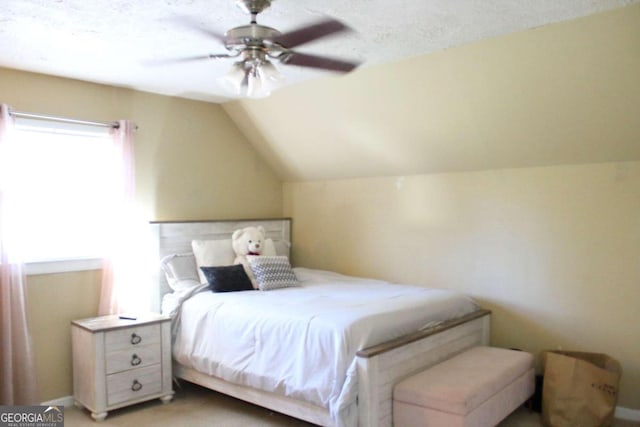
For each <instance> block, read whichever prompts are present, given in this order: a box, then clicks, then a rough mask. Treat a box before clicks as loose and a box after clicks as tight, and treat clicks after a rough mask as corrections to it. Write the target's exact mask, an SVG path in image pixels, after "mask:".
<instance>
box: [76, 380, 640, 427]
mask: <svg viewBox="0 0 640 427" xmlns="http://www.w3.org/2000/svg"><path fill="white" fill-rule="evenodd" d="M64 418H65V426H66V427H96V426H100V427H155V426H177V427H178V426H180V427H182V426H189V427H205V426H206V427H263V426H264V427H291V426H296V427H312V426H313V424H309V423H306V422H304V421H300V420H297V419H295V418H291V417H288V416H286V415H282V414H279V413H276V412H273V411H270V410H268V409H264V408H261V407H258V406H255V405H252V404H250V403H246V402H243V401H241V400H237V399H234V398H232V397H229V396H225V395H223V394H220V393H217V392H214V391H211V390H207V389H205V388H202V387H199V386H197V385H194V384H190V383H187V382H181V387H179V388H177V389H176V395H175V398H174V399H173V401H172V402H171V403H169V404H167V405H164V404H162V403H161V402H160V401H159V400H157V399H156V400H152V401H149V402H145V403H140V404H138V405H134V406H131V407H128V408H122V409H118V410H115V411H111V412H109V415H108V416H107V418H106V419H105V420H104V421H103V422H101V423H99V424H98V423H96V422H94V421H93V419H92V418H91V416H90V414H89V412H88V411H87V410H84V409H79V408H76V407H70V408H65V413H64ZM540 426H542V423H541V422H540V414H538V413H535V412H530V411H529V410H527V409H525V408H520V409H518V410H517V411H515V412H514V413H513V414H511V415H510V416H509V417H507V419H505V420H504V421H503V422H502V423H500V426H499V427H540ZM614 427H640V423H634V422H629V421H616V423H615V424H614Z"/></svg>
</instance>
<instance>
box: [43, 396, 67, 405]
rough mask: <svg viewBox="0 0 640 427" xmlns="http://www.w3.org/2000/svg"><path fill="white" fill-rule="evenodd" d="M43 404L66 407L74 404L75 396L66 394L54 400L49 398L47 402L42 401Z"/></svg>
mask: <svg viewBox="0 0 640 427" xmlns="http://www.w3.org/2000/svg"><path fill="white" fill-rule="evenodd" d="M41 405H46V406H65V407H68V406H73V396H65V397H59V398H57V399H53V400H47V401H46V402H42V403H41Z"/></svg>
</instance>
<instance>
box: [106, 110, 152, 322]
mask: <svg viewBox="0 0 640 427" xmlns="http://www.w3.org/2000/svg"><path fill="white" fill-rule="evenodd" d="M134 131H135V124H134V123H132V122H130V121H125V120H121V121H119V122H118V127H117V128H113V129H112V131H111V136H112V138H113V159H112V160H113V162H114V169H115V174H114V176H115V180H116V181H115V182H116V186H115V188H114V190H115V193H114V197H113V199H112V206H111V215H110V216H111V219H112V220H111V221H109V223H108V224H104V227H107V228H108V229H109V233H108V236H109V242H107V253H106V256H105V260H104V264H103V276H102V292H101V295H100V307H99V314H101V315H104V314H116V313H124V312H129V313H139V312H142V311H149V310H150V305H151V304H150V296H149V293H148V291H149V279H148V277H147V276H148V270H147V266H148V262H147V261H146V260H147V259H148V257H149V255H150V254H151V252H150V250H148V248H147V247H146V246H145V237H146V233H145V232H146V230H147V229H148V224H147V223H146V221H144V220H143V219H141V217H140V215H138V213H137V211H136V205H135V168H134V166H135V165H134V149H133V148H134V144H133V134H134Z"/></svg>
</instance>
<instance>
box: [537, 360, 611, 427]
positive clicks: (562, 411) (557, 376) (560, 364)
mask: <svg viewBox="0 0 640 427" xmlns="http://www.w3.org/2000/svg"><path fill="white" fill-rule="evenodd" d="M542 364H543V366H544V385H543V388H542V422H543V423H544V425H546V426H550V427H577V426H579V427H599V426H611V424H612V422H613V414H614V411H615V407H616V401H617V398H618V384H619V382H620V375H621V368H620V364H619V363H618V361H616V360H615V359H613V358H611V357H609V356H607V355H606V354H600V353H582V352H575V351H546V352H543V353H542Z"/></svg>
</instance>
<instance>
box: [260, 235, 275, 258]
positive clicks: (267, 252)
mask: <svg viewBox="0 0 640 427" xmlns="http://www.w3.org/2000/svg"><path fill="white" fill-rule="evenodd" d="M260 255H261V256H276V255H278V254H277V251H276V245H275V243H273V240H271V239H265V241H264V247H263V248H262V252H261V253H260Z"/></svg>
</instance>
